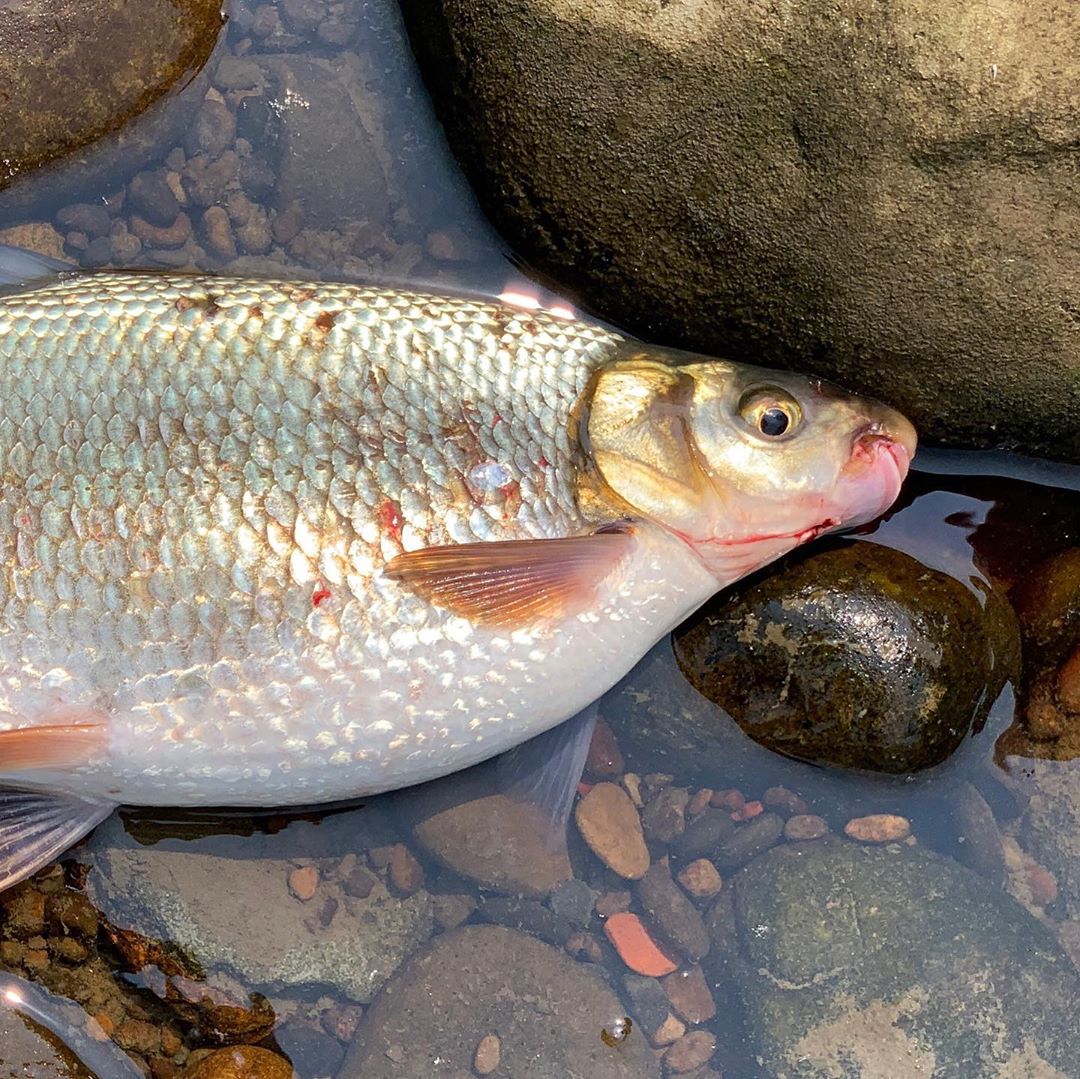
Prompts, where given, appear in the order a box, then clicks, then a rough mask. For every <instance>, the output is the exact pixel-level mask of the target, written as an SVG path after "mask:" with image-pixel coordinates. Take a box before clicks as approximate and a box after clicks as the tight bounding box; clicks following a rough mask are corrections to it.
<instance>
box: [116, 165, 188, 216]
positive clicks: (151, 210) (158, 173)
mask: <svg viewBox="0 0 1080 1079" xmlns="http://www.w3.org/2000/svg"><path fill="white" fill-rule="evenodd" d="M128 198H129V199H130V201H131V208H132V209H133V210H134V211H135V212H136V213H138V214H140V215H141V216H142V217H144V218H146V220H147V221H149V222H150V224H152V225H158V226H167V225H171V224H172V223H173V222H174V221H175V220H176V215H177V214H178V213H180V203H179V202H178V201H177V198H176V195H175V193H174V192H173V189H172V187H170V186H169V181H168V178H167V176H166V173H165V170H164V169H153V170H151V171H146V172H140V173H137V174H136V175H135V177H134V178H133V179H132V181H131V183H130V184H129V185H128Z"/></svg>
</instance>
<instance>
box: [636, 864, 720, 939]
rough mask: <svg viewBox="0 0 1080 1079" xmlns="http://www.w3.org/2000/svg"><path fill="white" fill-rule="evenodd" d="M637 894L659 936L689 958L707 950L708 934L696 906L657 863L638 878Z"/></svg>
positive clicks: (662, 866)
mask: <svg viewBox="0 0 1080 1079" xmlns="http://www.w3.org/2000/svg"><path fill="white" fill-rule="evenodd" d="M636 891H637V897H638V901H639V902H640V903H641V908H642V910H643V911H644V913H645V915H646V917H647V918H648V920H649V922H650V924H651V925H653V926H655V927H656V929H657V930H658V932H659V933H660V935H661V937H662V938H663V939H664V940H665V941H667V942H668V943H669V944H670V945H671V946H672V947H673V948H675V949H676V950H677V951H678V952H680V953H681V954H682V955H685V956H686V957H687V958H689V959H700V958H701V957H702V956H703V955H705V954H706V953H707V952H708V950H709V934H708V931H707V930H706V928H705V923H704V922H703V921H702V919H701V915H700V914H699V913H698V910H697V908H696V907H695V906H694V904H693V903H691V902H690V900H689V899H687V897H686V895H685V893H684V892H683V890H682V889H681V888H680V887H679V886H678V885H677V884H676V883H675V882H674V881H673V880H672V879H671V871H670V870H669V869H668V868H667V867H666V866H664V865H660V864H659V863H658V864H656V865H654V866H652V867H651V868H650V869H649V871H648V873H646V874H645V876H643V877H642V878H641V880H640V881H638V884H637V888H636Z"/></svg>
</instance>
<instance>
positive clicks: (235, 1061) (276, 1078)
mask: <svg viewBox="0 0 1080 1079" xmlns="http://www.w3.org/2000/svg"><path fill="white" fill-rule="evenodd" d="M293 1074H294V1073H293V1068H292V1065H291V1064H290V1063H289V1062H288V1061H287V1060H285V1059H284V1058H283V1057H279V1056H278V1055H277V1053H271V1052H270V1050H269V1049H259V1048H257V1047H256V1046H253V1045H236V1046H233V1047H232V1048H229V1049H218V1050H215V1051H214V1052H213V1053H211V1054H210V1055H209V1056H207V1057H203V1058H202V1060H200V1061H199V1063H198V1064H197V1065H196V1066H195V1067H194V1069H191V1070H190V1071H189V1072H188V1073H187V1074H186V1075H185V1077H184V1079H293Z"/></svg>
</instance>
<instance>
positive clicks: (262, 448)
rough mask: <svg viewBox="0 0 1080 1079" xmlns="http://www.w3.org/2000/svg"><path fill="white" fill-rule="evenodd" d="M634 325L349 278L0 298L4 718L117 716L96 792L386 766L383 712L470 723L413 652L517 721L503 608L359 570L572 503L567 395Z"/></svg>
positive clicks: (316, 789) (149, 791) (124, 286)
mask: <svg viewBox="0 0 1080 1079" xmlns="http://www.w3.org/2000/svg"><path fill="white" fill-rule="evenodd" d="M620 341H621V339H620V338H619V337H618V336H617V335H615V334H611V333H608V332H607V331H605V330H602V329H599V328H596V327H592V326H587V325H584V324H581V323H576V322H572V321H564V320H558V319H554V318H552V317H549V316H546V315H544V314H543V313H532V312H529V313H520V312H516V311H513V310H511V309H508V308H505V307H502V306H501V305H497V304H484V303H477V302H475V301H470V300H456V299H446V298H440V297H429V296H423V295H420V294H411V293H406V292H392V291H386V290H381V289H371V288H364V287H357V286H348V285H320V286H318V287H317V288H301V287H297V286H295V285H291V284H288V283H282V282H255V281H237V280H228V279H221V278H213V277H199V276H181V275H175V276H174V275H168V276H160V277H153V276H149V277H148V276H143V275H128V274H113V273H103V274H97V275H94V276H93V277H91V278H75V279H72V280H61V281H58V282H56V283H53V284H50V285H47V286H45V287H41V288H38V289H36V290H34V291H32V292H27V293H22V294H16V295H9V296H5V297H3V298H0V402H2V409H3V417H2V419H0V460H2V462H3V466H4V467H3V470H2V475H0V551H2V557H3V562H4V565H5V567H6V572H5V573H4V575H3V577H2V578H0V610H2V612H3V616H2V622H0V723H3V724H4V725H6V726H21V725H24V724H25V723H26V722H27V717H31V719H34V718H37V717H46V718H47V717H48V716H50V715H53V714H56V713H57V712H58V711H63V710H64V709H69V708H85V709H87V710H88V711H90V712H92V713H97V712H103V713H105V714H108V715H109V716H110V726H111V732H110V737H111V742H112V747H113V754H112V759H111V760H110V761H108V762H107V765H105V766H103V765H90V766H87V767H86V768H85V769H83V771H82V775H81V779H80V789H83V790H85V789H86V785H87V783H90V786H91V787H93V786H94V784H93V782H92V781H91V780H92V777H93V775H94V773H95V771H100V773H101V775H100V778H101V782H102V783H104V782H105V781H106V779H107V781H108V784H109V785H110V787H111V788H117V787H119V788H122V789H123V791H124V793H125V796H126V797H136V798H138V797H141V798H143V799H148V800H168V799H167V798H166V794H165V791H166V789H168V788H170V787H173V786H174V785H175V783H176V782H178V781H179V782H181V783H186V784H187V786H188V787H189V788H191V789H192V790H194V788H195V787H196V786H198V787H199V790H200V795H199V797H200V800H206V801H215V800H217V801H221V800H233V801H237V800H239V801H244V800H248V799H250V798H251V793H250V792H246V791H245V790H244V787H243V784H244V782H245V780H246V779H259V780H261V781H262V782H263V784H264V785H265V784H271V785H273V784H275V783H276V787H274V791H273V796H274V797H276V798H278V799H279V800H284V801H296V800H312V798H314V797H316V796H321V795H322V794H324V793H327V792H328V793H329V794H330V796H342V795H343V794H345V793H360V792H362V791H365V790H370V789H373V788H375V787H378V786H381V785H385V784H387V783H390V782H391V781H392V779H393V777H392V776H391V775H390V774H389V773H390V772H391V771H392V770H391V769H389V768H388V767H387V761H388V757H387V756H386V755H383V756H378V755H379V753H382V752H383V751H385V750H387V749H388V747H389V746H390V745H391V744H392V743H393V742H394V741H395V738H393V737H391V738H387V737H385V736H386V735H387V734H389V733H390V731H387V730H385V729H384V728H387V727H390V728H392V731H393V733H394V735H395V736H396V740H397V741H399V742H400V741H401V739H402V738H404V739H405V741H404V743H402V745H401V746H400V747H399V748H405V746H406V745H407V747H408V749H409V750H412V751H415V750H417V749H418V748H420V747H423V746H424V745H425V743H428V744H430V743H431V742H432V741H437V740H438V739H440V738H441V739H442V740H443V741H447V740H449V739H454V738H457V740H459V741H460V740H461V738H462V737H465V738H468V737H469V732H468V726H469V723H470V722H471V721H472V720H473V719H474V718H475V717H473V716H472V715H471V714H468V715H467V713H468V712H469V711H470V710H469V709H465V708H462V707H460V704H459V707H458V708H457V709H456V710H457V711H458V712H460V713H461V716H462V717H463V722H462V726H463V728H464V733H463V732H462V731H460V730H457V729H455V728H454V727H453V725H452V724H449V725H448V718H447V717H448V715H450V714H451V713H453V712H454V711H455V708H454V707H453V705H454V703H455V701H454V700H452V701H451V702H450V705H451V707H449V708H447V707H445V706H444V707H439V708H433V707H431V706H430V705H426V703H425V701H426V697H427V696H430V693H429V692H428V691H427V690H426V689H425V688H424V687H423V685H422V680H423V679H424V678H425V677H435V678H440V677H441V678H442V680H443V681H444V682H445V681H446V680H447V674H448V673H449V672H453V673H454V677H458V678H460V680H461V685H462V688H463V689H464V688H465V687H467V685H468V683H469V677H470V671H472V670H474V669H481V668H482V669H483V670H484V681H485V684H486V685H488V691H487V692H486V693H481V694H480V695H479V697H478V700H480V701H482V702H486V707H487V709H488V710H489V711H490V717H489V719H490V721H491V722H492V723H495V722H500V721H503V722H504V721H505V720H504V719H503V717H502V716H501V715H500V713H504V714H505V713H508V712H511V711H514V710H515V709H514V708H513V707H511V705H512V704H514V703H515V702H514V701H510V700H507V699H504V697H503V696H502V695H500V693H499V692H497V687H494V686H493V685H492V683H493V682H495V681H496V679H495V678H494V676H493V675H492V674H491V672H490V669H489V668H490V666H491V663H490V651H491V650H492V649H495V650H499V649H503V650H504V651H505V650H508V649H510V646H509V645H508V644H507V642H506V638H505V635H497V634H485V633H483V632H480V633H478V632H477V631H476V629H475V627H471V626H468V625H466V624H464V622H463V620H462V619H461V618H458V617H456V616H454V615H452V614H450V613H448V612H446V611H443V610H438V609H434V608H433V607H432V606H431V605H430V604H428V603H427V602H425V601H423V600H422V599H419V598H418V597H416V596H413V595H410V594H408V593H407V592H404V593H403V590H402V588H401V587H400V586H398V585H396V584H394V583H393V582H390V581H387V580H381V581H376V580H375V578H376V577H377V576H378V574H379V570H380V568H381V567H382V565H383V564H384V563H385V562H386V561H387V560H388V559H390V558H392V557H393V556H394V555H395V554H397V553H399V552H400V551H402V550H411V549H416V548H419V547H425V546H429V545H432V544H446V543H468V542H476V541H478V540H499V539H522V538H537V539H539V538H551V537H557V536H563V535H568V534H574V533H576V532H580V531H581V530H582V529H583V528H585V527H586V526H587V522H586V521H585V520H584V518H583V516H582V514H581V511H580V510H579V509H578V507H577V504H576V499H575V494H574V490H573V483H572V480H573V477H574V474H575V471H576V468H577V466H578V463H579V462H578V461H577V459H576V456H577V455H578V454H579V453H580V451H579V450H577V449H576V448H575V447H574V446H573V445H572V443H571V440H570V438H569V435H568V430H567V427H568V417H569V414H570V410H571V409H572V407H573V405H574V403H575V401H576V400H577V399H578V397H579V396H580V394H581V392H582V390H583V388H584V386H585V384H586V382H587V381H588V379H589V377H590V375H591V374H592V372H593V370H594V369H595V368H596V366H597V365H599V364H600V363H602V362H603V361H604V360H605V359H606V358H607V357H609V356H610V355H611V354H612V352H613V351H614V350H615V349H616V348H617V347H618V345H619V344H620ZM485 467H493V468H496V469H497V476H496V478H497V479H499V480H501V481H502V482H500V483H499V484H498V486H497V487H494V488H491V489H485V488H484V487H483V485H482V481H483V472H482V470H483V469H484V468H485ZM477 469H480V470H481V471H480V472H478V471H477ZM478 480H479V481H480V486H478ZM531 645H532V642H530V646H529V647H531ZM518 647H523V646H521V645H519V646H518ZM510 650H512V649H510ZM527 650H528V649H526V651H527ZM441 695H442V696H443V697H445V692H444V691H443V692H442V694H441ZM511 696H513V695H511ZM455 700H458V698H455ZM37 721H38V722H42V721H43V720H42V719H38V720H37ZM373 735H374V736H377V737H374V738H373V737H372V736H373ZM474 738H475V736H474ZM237 744H239V745H240V746H242V747H245V748H246V750H247V753H246V757H245V759H244V760H243V761H242V762H238V763H236V764H234V765H230V766H228V767H226V768H225V769H224V770H223V771H222V770H221V769H220V768H219V762H218V761H217V760H215V759H214V755H215V754H217V753H220V752H221V751H224V750H226V749H235V747H236V746H237ZM313 746H314V747H315V750H316V751H315V753H314V754H312V752H311V750H312V747H313ZM143 747H145V748H143ZM162 747H164V750H165V752H164V753H163V752H162ZM377 756H378V764H377V766H372V767H371V768H368V769H367V771H375V772H376V773H378V774H375V775H373V776H367V777H366V776H365V775H363V774H361V775H360V776H359V777H358V776H357V775H356V772H357V768H356V766H357V764H359V763H362V762H363V760H364V759H365V758H372V759H374V758H376V757H377ZM155 757H156V758H157V759H156V760H155V759H154V758H155ZM328 760H329V761H330V762H331V763H335V762H336V765H337V767H338V769H339V770H341V769H343V774H341V775H335V774H334V772H333V768H331V774H330V775H329V776H324V777H322V779H320V777H319V776H318V775H317V774H316V771H317V769H318V768H320V767H325V765H326V764H327V762H328ZM359 771H360V772H361V773H363V772H364V769H359ZM271 796H272V794H271V791H268V790H267V789H266V788H265V786H264V788H263V790H262V791H261V792H260V797H261V798H262V799H264V800H265V799H269V798H270V797H271ZM173 797H175V795H173Z"/></svg>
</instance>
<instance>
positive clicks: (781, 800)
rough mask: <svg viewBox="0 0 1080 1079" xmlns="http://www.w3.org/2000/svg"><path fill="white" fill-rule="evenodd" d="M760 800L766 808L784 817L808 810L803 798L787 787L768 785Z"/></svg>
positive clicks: (797, 814) (807, 811)
mask: <svg viewBox="0 0 1080 1079" xmlns="http://www.w3.org/2000/svg"><path fill="white" fill-rule="evenodd" d="M761 801H762V802H763V803H764V805H765V808H766V809H771V810H773V811H775V812H776V813H780V814H781V815H782V816H785V817H795V816H799V815H800V814H805V813H809V812H810V807H809V806H808V805H807V804H806V800H805V799H804V798H800V797H799V795H797V794H796V793H795V792H794V791H789V790H788V789H787V787H770V788H769V789H768V790H767V791H766V792H765V793H764V794H763V795H762V796H761Z"/></svg>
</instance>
